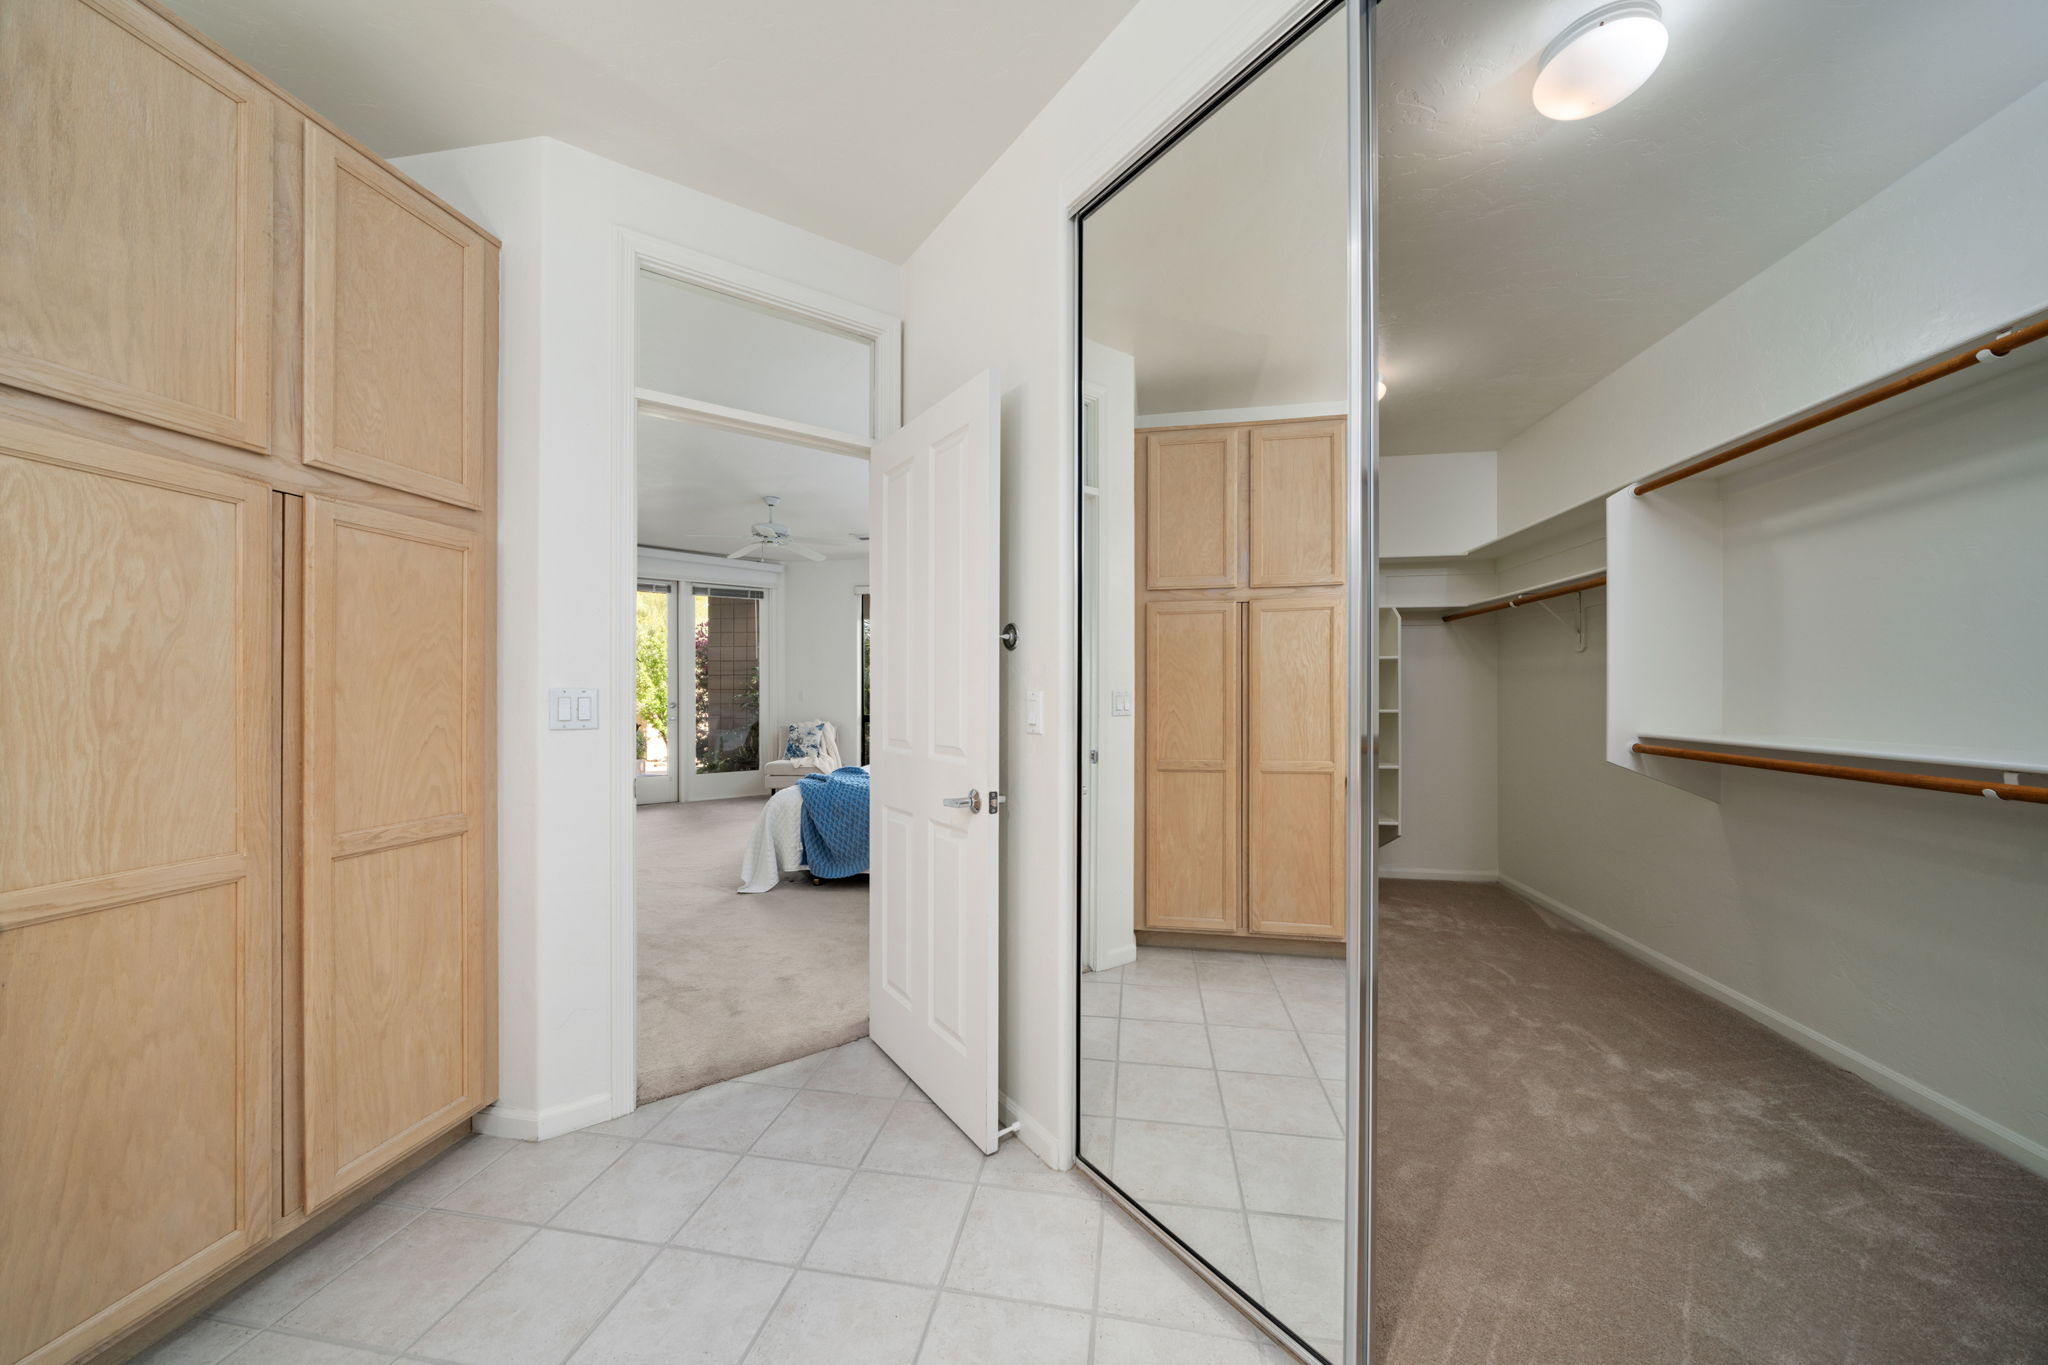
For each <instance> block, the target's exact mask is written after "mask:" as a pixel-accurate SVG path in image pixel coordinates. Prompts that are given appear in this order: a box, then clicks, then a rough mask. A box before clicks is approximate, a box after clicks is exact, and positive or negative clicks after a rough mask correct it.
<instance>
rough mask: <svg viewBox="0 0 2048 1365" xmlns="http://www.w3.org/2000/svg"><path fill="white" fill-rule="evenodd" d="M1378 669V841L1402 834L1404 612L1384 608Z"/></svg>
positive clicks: (1375, 776) (1375, 790)
mask: <svg viewBox="0 0 2048 1365" xmlns="http://www.w3.org/2000/svg"><path fill="white" fill-rule="evenodd" d="M1379 613H1380V632H1379V633H1380V656H1379V660H1378V668H1379V734H1380V745H1379V752H1378V756H1377V759H1376V760H1375V761H1376V763H1377V767H1376V769H1375V771H1374V773H1373V782H1374V788H1373V801H1374V809H1375V818H1376V819H1377V820H1378V822H1379V841H1380V843H1381V844H1389V843H1392V842H1393V841H1394V840H1396V839H1398V838H1400V837H1401V611H1400V608H1398V607H1381V608H1380V609H1379Z"/></svg>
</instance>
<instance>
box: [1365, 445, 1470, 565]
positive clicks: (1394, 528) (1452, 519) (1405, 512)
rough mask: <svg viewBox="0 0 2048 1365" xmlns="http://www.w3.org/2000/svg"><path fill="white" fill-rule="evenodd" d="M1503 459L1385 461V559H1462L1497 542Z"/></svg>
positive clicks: (1466, 456)
mask: <svg viewBox="0 0 2048 1365" xmlns="http://www.w3.org/2000/svg"><path fill="white" fill-rule="evenodd" d="M1498 459H1499V457H1498V456H1496V455H1495V454H1494V453H1493V452H1492V451H1490V450H1473V451H1462V452H1457V453H1452V454H1444V455H1395V456H1388V457H1386V458H1384V459H1382V460H1381V461H1380V555H1381V556H1382V557H1383V558H1387V559H1397V558H1404V557H1412V558H1430V557H1437V556H1445V555H1461V554H1464V553H1465V552H1466V551H1468V550H1472V549H1475V548H1477V547H1478V546H1481V545H1484V544H1485V543H1486V542H1487V541H1489V540H1492V539H1493V537H1494V533H1495V531H1496V529H1497V527H1498V525H1499V522H1498V519H1497V516H1496V513H1495V502H1496V500H1497V499H1498V497H1499V488H1498V485H1497V482H1496V475H1495V468H1496V465H1497V462H1498Z"/></svg>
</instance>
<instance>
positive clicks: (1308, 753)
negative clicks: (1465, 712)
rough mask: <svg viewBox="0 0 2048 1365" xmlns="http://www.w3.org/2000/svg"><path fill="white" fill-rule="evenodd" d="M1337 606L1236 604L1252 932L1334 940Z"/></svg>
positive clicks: (1313, 601)
mask: <svg viewBox="0 0 2048 1365" xmlns="http://www.w3.org/2000/svg"><path fill="white" fill-rule="evenodd" d="M1345 610H1346V604H1345V599H1344V596H1343V594H1341V593H1335V594H1332V593H1320V594H1316V595H1314V596H1307V595H1303V596H1295V597H1264V598H1259V599H1257V600H1255V601H1251V602H1247V603H1246V604H1245V613H1246V617H1247V629H1246V632H1245V637H1246V638H1245V675H1246V701H1245V739H1246V744H1245V748H1246V769H1247V771H1246V778H1245V911H1246V916H1247V925H1246V927H1247V928H1249V929H1250V930H1251V931H1252V932H1253V933H1255V934H1286V935H1291V936H1295V937H1303V938H1342V937H1344V816H1345V812H1344V778H1345V762H1344V760H1345V752H1344V750H1345V743H1344V714H1345V652H1344V617H1345Z"/></svg>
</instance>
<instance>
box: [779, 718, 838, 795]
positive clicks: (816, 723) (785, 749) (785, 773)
mask: <svg viewBox="0 0 2048 1365" xmlns="http://www.w3.org/2000/svg"><path fill="white" fill-rule="evenodd" d="M838 766H839V733H838V731H837V730H835V729H834V728H833V726H832V722H831V721H829V720H800V721H797V722H796V723H795V724H793V725H790V726H788V727H787V728H786V733H785V734H784V735H783V739H782V752H781V754H780V755H779V756H778V757H776V758H772V759H769V760H768V761H766V762H764V763H763V764H762V765H761V775H762V776H763V777H765V778H767V780H768V790H769V791H772V792H774V791H781V790H782V789H783V788H784V787H792V786H795V785H796V784H797V783H798V782H801V781H802V780H803V778H804V775H805V774H806V773H829V772H831V771H832V770H833V769H834V768H837V767H838Z"/></svg>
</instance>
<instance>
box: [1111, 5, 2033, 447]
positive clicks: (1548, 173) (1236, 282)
mask: <svg viewBox="0 0 2048 1365" xmlns="http://www.w3.org/2000/svg"><path fill="white" fill-rule="evenodd" d="M1592 7H1593V0H1383V3H1382V4H1381V5H1380V6H1379V9H1378V16H1379V47H1378V54H1377V55H1378V72H1377V78H1376V80H1377V86H1376V91H1375V108H1376V112H1377V115H1378V119H1379V148H1380V190H1381V204H1380V242H1379V258H1378V263H1379V273H1380V283H1381V298H1380V320H1381V338H1380V339H1381V356H1382V373H1383V374H1384V376H1385V378H1386V380H1387V383H1388V387H1389V392H1388V396H1387V400H1386V402H1385V403H1384V404H1383V406H1382V409H1381V432H1382V436H1383V441H1384V444H1383V449H1385V450H1387V451H1388V452H1390V453H1394V454H1420V453H1426V452H1434V451H1456V450H1494V449H1498V448H1499V447H1500V446H1501V445H1502V444H1503V443H1504V442H1506V441H1507V440H1508V438H1510V437H1512V436H1514V435H1516V434H1517V433H1519V432H1521V431H1523V430H1526V429H1527V428H1528V427H1529V426H1530V425H1531V424H1532V423H1534V422H1536V421H1537V420H1539V419H1541V418H1542V417H1544V416H1547V415H1548V414H1549V413H1551V412H1553V411H1555V410H1556V409H1557V408H1558V407H1559V406H1561V405H1562V404H1563V403H1565V402H1566V401H1568V400H1569V399H1571V398H1572V397H1574V396H1575V395H1577V394H1578V393H1580V392H1581V391H1583V390H1584V389H1585V388H1586V387H1587V386H1589V385H1590V384H1592V383H1593V382H1595V381H1596V380H1598V379H1600V378H1601V377H1603V376H1604V375H1606V374H1608V373H1610V372H1611V371H1613V370H1614V369H1615V368H1616V367H1617V366H1619V365H1620V364H1622V363H1623V362H1624V361H1626V360H1628V359H1629V358H1630V357H1632V356H1634V355H1635V354H1637V353H1638V352H1640V351H1642V350H1643V349H1644V348H1645V347H1647V346H1649V345H1650V344H1651V343H1653V342H1655V341H1657V340H1658V339H1659V338H1661V337H1663V336H1664V335H1666V334H1667V333H1669V332H1670V331H1672V330H1673V329H1674V328H1675V327H1677V326H1678V325H1680V324H1681V323H1683V322H1685V321H1686V320H1687V319H1689V318H1691V317H1692V316H1694V315H1695V314H1697V313H1698V312H1700V311H1701V310H1702V309H1703V308H1705V307H1706V306H1707V305H1708V304H1710V303H1712V302H1714V301H1715V300H1716V299H1719V298H1720V297H1722V296H1723V295H1725V294H1726V293H1728V292H1729V291H1730V290H1731V289H1733V288H1735V287H1736V286H1737V285H1739V284H1741V283H1742V282H1743V281H1745V280H1747V279H1749V278H1750V277H1752V276H1754V275H1755V274H1756V273H1757V272H1758V271H1760V270H1762V269H1763V268H1764V267H1766V266H1768V265H1770V264H1771V263H1772V262H1774V261H1776V260H1778V259H1779V258H1781V257H1783V256H1784V255H1785V254H1786V253H1788V252H1789V251H1791V250H1792V249H1793V248H1795V247H1797V246H1799V245H1800V244H1801V243H1803V242H1805V241H1807V240H1808V239H1809V238H1811V237H1812V236H1813V235H1814V234H1815V233H1817V232H1818V231H1820V230H1821V229H1822V228H1824V227H1826V226H1828V225H1829V224H1830V223H1833V222H1835V221H1836V220H1837V219H1839V218H1841V217H1842V216H1843V215H1844V214H1846V213H1848V212H1849V211H1850V210H1851V209H1853V208H1855V207H1856V206H1857V205H1859V204H1861V203H1863V202H1864V201H1865V200H1867V199H1869V198H1870V197H1871V196H1872V195H1873V194H1875V193H1876V192H1878V191H1879V190H1881V189H1883V188H1884V187H1885V186H1887V185H1889V184H1891V183H1892V182H1893V181H1894V180H1896V179H1898V178H1899V177H1900V176H1901V175H1903V174H1905V173H1906V172H1907V171H1909V170H1911V169H1912V168H1913V167H1914V166H1916V165H1918V164H1919V163H1920V162H1922V161H1924V160H1926V159H1927V158H1928V157H1929V156H1931V155H1933V154H1934V153H1936V152H1938V151H1940V150H1941V149H1942V148H1944V147H1946V146H1947V145H1949V144H1950V143H1951V142H1953V141H1955V140H1956V139H1957V138H1958V137H1960V136H1962V135H1963V134H1964V133H1967V132H1968V131H1969V130H1970V129H1972V128H1974V127H1976V126H1977V125H1978V124H1979V123H1982V122H1983V121H1984V120H1985V119H1987V118H1989V117H1990V116H1991V115H1993V114H1995V113H1997V112H1998V111H1999V110H2001V109H2003V108H2004V107H2005V106H2006V105H2008V104H2010V103H2011V102H2012V101H2013V100H2015V99H2017V98H2019V97H2020V96H2021V95H2023V94H2025V93H2026V92H2027V91H2028V90H2030V89H2032V88H2033V87H2034V86H2035V85H2036V84H2038V83H2039V82H2040V80H2041V78H2042V75H2043V71H2042V67H2041V62H2040V54H2041V53H2042V52H2044V51H2048V5H2042V4H2040V3H2038V0H1950V2H1949V3H1946V4H1943V5H1938V6H1930V5H1926V4H1922V3H1917V0H1864V3H1859V4H1851V5H1840V4H1787V3H1784V2H1783V0H1664V12H1665V20H1666V23H1667V25H1668V26H1669V28H1670V30H1671V50H1670V55H1669V56H1668V57H1667V58H1666V60H1665V62H1664V65H1663V67H1662V68H1661V69H1660V70H1659V71H1658V72H1657V73H1656V74H1655V75H1654V76H1652V77H1651V79H1650V81H1649V82H1648V83H1647V84H1646V85H1644V87H1643V88H1642V90H1641V91H1639V92H1638V93H1637V94H1636V95H1635V96H1634V97H1632V98H1631V99H1629V100H1628V101H1626V102H1625V103H1623V104H1621V105H1620V106H1618V107H1617V108H1615V109H1613V110H1611V111H1609V112H1607V113H1605V114H1602V115H1599V116H1597V117H1595V118H1591V119H1587V120H1585V121H1583V122H1579V123H1552V122H1550V121H1549V120H1547V119H1545V118H1543V117H1542V116H1541V115H1539V114H1537V113H1536V111H1535V109H1534V108H1533V107H1532V106H1531V104H1530V102H1529V87H1530V85H1531V83H1532V82H1533V80H1534V78H1535V63H1536V59H1537V57H1538V55H1539V54H1540V53H1541V52H1542V50H1543V47H1544V45H1545V44H1546V43H1548V42H1549V41H1550V40H1551V39H1552V38H1553V37H1555V36H1556V34H1557V33H1558V32H1559V30H1561V29H1562V28H1563V27H1564V26H1565V25H1566V24H1567V23H1569V22H1570V21H1571V20H1572V19H1574V18H1576V17H1577V16H1578V15H1579V14H1580V13H1582V12H1583V11H1585V10H1587V9H1590V8H1592ZM1311 41H1314V40H1311ZM1304 70H1306V68H1305V67H1304ZM1283 76H1284V68H1281V67H1276V68H1275V69H1274V70H1272V71H1271V72H1269V73H1268V74H1267V75H1266V76H1264V77H1262V78H1261V82H1260V84H1259V85H1255V86H1254V87H1252V88H1251V89H1250V90H1248V91H1246V92H1245V93H1243V94H1241V95H1239V96H1238V98H1237V99H1236V100H1234V101H1233V102H1232V103H1231V104H1229V105H1227V106H1226V107H1225V108H1224V109H1222V110H1221V111H1219V112H1218V113H1217V114H1216V115H1215V116H1214V117H1213V118H1212V120H1211V121H1210V122H1211V124H1213V125H1217V126H1218V127H1219V128H1221V127H1226V126H1230V125H1235V126H1231V127H1230V129H1229V131H1228V132H1227V134H1224V133H1219V134H1217V135H1213V136H1207V137H1204V136H1203V133H1204V132H1206V131H1207V129H1208V127H1209V125H1205V126H1204V129H1203V130H1198V132H1197V133H1196V134H1195V135H1194V136H1191V137H1190V138H1188V139H1187V140H1185V141H1184V142H1183V143H1181V144H1180V145H1179V146H1177V147H1175V148H1174V149H1173V150H1172V151H1170V152H1169V153H1168V154H1167V156H1166V158H1164V159H1163V160H1162V161H1161V162H1160V163H1158V164H1157V165H1156V166H1155V167H1154V168H1152V169H1150V170H1148V171H1147V172H1146V173H1145V175H1144V176H1142V177H1140V179H1139V180H1138V181H1137V182H1135V183H1134V184H1133V185H1132V186H1131V187H1130V188H1128V189H1126V190H1125V191H1124V192H1123V193H1122V194H1120V195H1119V196H1118V197H1117V199H1116V200H1113V201H1111V203H1110V205H1108V206H1107V207H1106V208H1105V209H1104V211H1103V213H1102V217H1103V219H1104V228H1105V230H1104V231H1102V232H1098V233H1097V234H1095V239H1094V240H1092V241H1091V242H1090V245H1089V247H1088V256H1087V259H1086V262H1085V268H1084V280H1086V281H1087V282H1088V285H1089V293H1088V304H1089V305H1090V311H1089V314H1088V319H1087V321H1088V329H1089V332H1090V334H1091V335H1094V336H1098V337H1100V338H1101V339H1102V340H1104V341H1106V342H1107V343H1108V344H1110V345H1115V346H1117V347H1118V349H1125V350H1131V351H1133V353H1134V355H1135V357H1136V361H1137V372H1138V383H1139V394H1138V410H1139V412H1141V413H1146V412H1167V411H1186V410H1192V409H1198V408H1204V407H1239V406H1254V405H1262V404H1271V403H1299V402H1309V401H1321V400H1323V399H1325V398H1328V397H1338V396H1341V395H1342V393H1343V391H1344V384H1343V354H1342V343H1341V340H1339V341H1338V342H1336V343H1335V344H1332V342H1331V341H1330V340H1329V337H1330V334H1331V326H1332V323H1331V318H1332V316H1333V312H1332V308H1331V305H1330V302H1329V301H1330V300H1331V299H1341V298H1342V295H1343V291H1344V289H1345V279H1344V266H1343V257H1342V249H1341V248H1342V234H1343V226H1344V222H1343V220H1344V208H1343V202H1344V201H1343V184H1342V180H1341V170H1339V171H1338V172H1335V173H1333V172H1332V171H1331V169H1330V166H1331V162H1330V158H1329V157H1328V155H1327V154H1326V152H1325V151H1324V150H1322V148H1321V147H1320V145H1319V143H1318V142H1317V140H1316V139H1315V137H1313V136H1311V135H1310V134H1308V133H1306V132H1305V131H1304V130H1303V128H1302V127H1301V126H1300V121H1301V120H1302V119H1303V118H1305V117H1316V118H1322V117H1327V115H1326V114H1322V113H1317V112H1315V111H1316V110H1319V109H1325V108H1327V105H1328V99H1327V97H1326V96H1324V95H1323V94H1322V93H1321V92H1322V90H1323V88H1324V86H1325V85H1326V81H1324V80H1321V79H1318V80H1317V84H1316V87H1315V89H1312V90H1311V89H1302V90H1294V91H1272V92H1268V91H1266V90H1265V89H1263V88H1262V87H1263V85H1264V84H1265V83H1267V82H1271V81H1274V80H1275V79H1276V78H1282V77H1283ZM1155 178H1156V180H1157V187H1156V188H1155V187H1154V184H1153V182H1154V181H1155ZM1127 200H1128V203H1126V201H1127ZM1248 299H1250V300H1255V301H1256V302H1254V303H1252V304H1250V305H1249V306H1248V305H1247V300H1248ZM1334 316H1336V317H1337V318H1338V319H1339V325H1340V326H1341V313H1337V314H1334ZM1340 335H1341V334H1340ZM1120 342H1121V343H1124V344H1119V343H1120ZM1318 389H1319V390H1320V392H1315V390H1318ZM1197 399H1200V400H1204V401H1194V400H1197Z"/></svg>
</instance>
